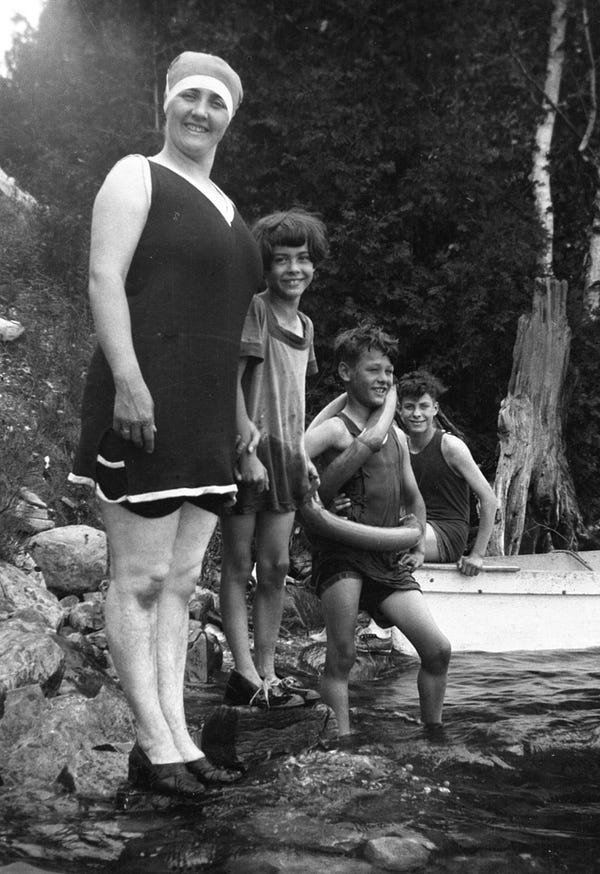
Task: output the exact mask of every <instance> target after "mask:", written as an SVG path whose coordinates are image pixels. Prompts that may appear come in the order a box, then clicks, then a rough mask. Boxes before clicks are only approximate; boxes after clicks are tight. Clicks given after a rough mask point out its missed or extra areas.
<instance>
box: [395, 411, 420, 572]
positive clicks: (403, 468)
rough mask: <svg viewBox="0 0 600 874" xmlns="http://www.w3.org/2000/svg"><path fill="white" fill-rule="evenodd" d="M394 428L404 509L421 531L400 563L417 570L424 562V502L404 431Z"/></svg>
mask: <svg viewBox="0 0 600 874" xmlns="http://www.w3.org/2000/svg"><path fill="white" fill-rule="evenodd" d="M394 428H395V433H396V436H397V438H398V442H399V443H400V447H401V449H402V458H401V461H400V477H401V482H402V489H403V492H404V496H405V498H406V509H407V511H408V513H409V514H410V515H413V516H416V518H417V519H418V521H419V525H420V526H421V531H422V535H421V537H420V538H419V541H418V543H416V544H415V545H414V546H413V548H412V549H411V550H410V552H407V553H406V554H405V555H403V556H402V559H401V563H402V564H403V565H404V566H405V567H410V568H417V567H420V566H421V565H422V564H423V561H424V560H425V523H426V521H427V518H426V510H425V501H424V500H423V496H422V495H421V492H420V491H419V487H418V485H417V481H416V479H415V475H414V472H413V469H412V465H411V463H410V453H409V450H408V441H407V439H406V434H405V433H404V431H401V430H400V428H398V427H397V425H394Z"/></svg>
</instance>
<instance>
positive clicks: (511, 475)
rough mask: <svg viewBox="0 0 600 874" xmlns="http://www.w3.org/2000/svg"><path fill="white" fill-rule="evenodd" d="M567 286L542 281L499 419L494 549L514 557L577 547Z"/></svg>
mask: <svg viewBox="0 0 600 874" xmlns="http://www.w3.org/2000/svg"><path fill="white" fill-rule="evenodd" d="M566 302H567V283H566V282H558V281H557V280H555V279H545V280H544V279H538V280H536V287H535V292H534V297H533V307H532V313H531V315H523V316H521V318H520V319H519V327H518V331H517V339H516V342H515V348H514V352H513V370H512V374H511V377H510V383H509V387H508V395H507V397H506V398H505V399H504V400H503V401H502V404H501V406H500V413H499V416H498V434H499V438H500V458H499V460H498V467H497V470H496V481H495V491H496V495H497V497H498V503H499V507H500V510H499V513H498V519H497V522H496V525H495V527H494V531H493V533H492V539H491V541H490V546H489V550H488V551H489V552H490V553H492V554H494V555H504V554H506V555H516V554H518V553H519V551H520V550H521V547H522V546H524V545H526V546H527V549H526V550H525V551H527V552H546V551H548V550H549V549H552V548H560V549H571V548H576V546H577V535H578V534H580V533H582V530H583V529H582V522H581V515H580V513H579V508H578V505H577V498H576V496H575V489H574V487H573V481H572V479H571V475H570V472H569V466H568V464H567V459H566V455H565V445H564V439H563V425H562V420H563V412H564V392H563V387H564V384H565V377H566V371H567V367H568V363H569V350H570V343H571V330H570V328H569V325H568V323H567V314H566Z"/></svg>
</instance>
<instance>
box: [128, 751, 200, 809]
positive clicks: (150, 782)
mask: <svg viewBox="0 0 600 874" xmlns="http://www.w3.org/2000/svg"><path fill="white" fill-rule="evenodd" d="M128 778H129V782H130V783H131V785H132V786H134V787H135V788H137V789H146V790H147V791H148V792H156V793H157V795H173V796H178V797H180V798H192V799H200V798H201V797H202V796H203V795H204V787H203V786H202V784H201V783H199V782H198V780H197V779H196V777H194V775H193V774H190V772H189V771H188V769H187V768H186V766H185V764H184V763H183V762H167V763H165V764H160V765H154V764H153V763H152V762H151V761H150V759H149V758H148V756H147V755H146V753H145V752H144V751H143V749H142V748H141V746H140V745H139V744H138V743H137V742H136V744H135V745H134V747H133V749H132V750H131V752H130V753H129V772H128Z"/></svg>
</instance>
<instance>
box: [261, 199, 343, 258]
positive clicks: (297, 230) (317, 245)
mask: <svg viewBox="0 0 600 874" xmlns="http://www.w3.org/2000/svg"><path fill="white" fill-rule="evenodd" d="M252 233H253V234H254V238H255V239H256V242H257V243H258V247H259V249H260V254H261V256H262V261H263V267H264V268H265V270H268V269H269V268H270V267H271V263H272V261H273V248H274V247H275V246H304V245H305V244H306V246H307V247H308V253H309V255H310V259H311V261H312V262H313V264H318V263H319V261H322V260H323V258H325V257H326V256H327V253H328V251H329V246H328V244H327V230H326V228H325V225H324V224H323V222H322V221H321V219H320V218H319V216H318V215H316V214H315V213H312V212H307V211H306V210H305V209H301V208H300V207H294V208H293V209H286V210H282V211H281V212H273V213H271V214H270V215H265V216H263V217H262V218H259V219H258V221H257V222H255V224H254V225H253V227H252Z"/></svg>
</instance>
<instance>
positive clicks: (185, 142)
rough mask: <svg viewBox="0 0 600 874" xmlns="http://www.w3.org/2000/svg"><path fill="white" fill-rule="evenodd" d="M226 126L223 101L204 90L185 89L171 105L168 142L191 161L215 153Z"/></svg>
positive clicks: (167, 134) (213, 93)
mask: <svg viewBox="0 0 600 874" xmlns="http://www.w3.org/2000/svg"><path fill="white" fill-rule="evenodd" d="M228 125H229V113H228V111H227V107H226V105H225V101H224V100H223V98H222V97H221V96H220V95H219V94H216V93H215V92H214V91H210V90H209V89H206V88H188V89H186V90H185V91H181V92H180V93H179V94H177V95H176V96H175V97H173V99H172V100H171V101H170V103H169V105H168V107H167V112H166V128H165V133H166V138H167V140H168V141H169V142H170V143H171V144H172V145H173V146H175V148H177V149H179V150H180V151H181V152H183V153H184V154H185V155H187V156H188V157H190V158H195V157H196V156H199V155H205V154H209V153H211V152H214V150H215V149H216V148H217V146H218V144H219V142H220V141H221V139H222V137H223V134H224V133H225V131H226V130H227V127H228Z"/></svg>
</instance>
